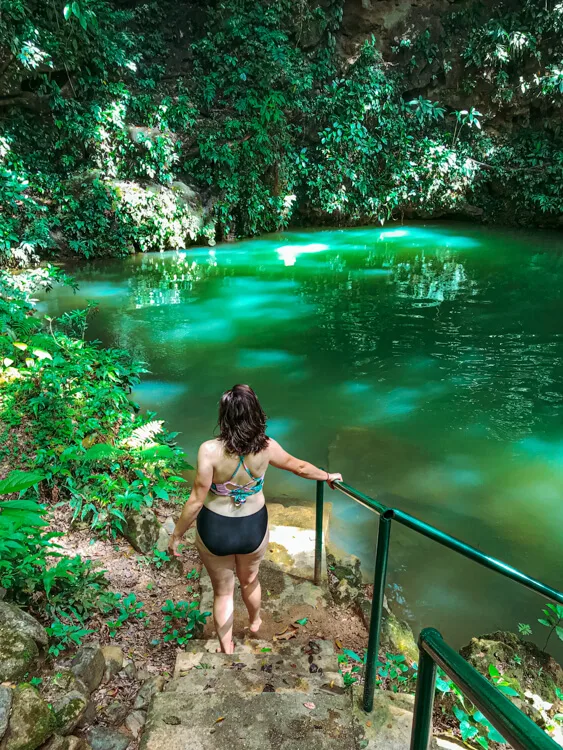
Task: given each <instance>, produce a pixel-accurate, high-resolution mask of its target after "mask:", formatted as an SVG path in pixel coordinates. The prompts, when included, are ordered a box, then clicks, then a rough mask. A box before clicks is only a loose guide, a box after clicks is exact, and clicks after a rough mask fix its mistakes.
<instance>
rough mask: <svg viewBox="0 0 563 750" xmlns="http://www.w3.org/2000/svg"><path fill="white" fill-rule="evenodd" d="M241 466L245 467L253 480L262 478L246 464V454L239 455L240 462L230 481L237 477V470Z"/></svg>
mask: <svg viewBox="0 0 563 750" xmlns="http://www.w3.org/2000/svg"><path fill="white" fill-rule="evenodd" d="M241 466H242V467H243V468H244V470H245V471H246V473H247V474H248V476H249V477H250V478H251V479H252V480H254V481H255V482H256V481H257V480H258V479H259V478H260V477H255V476H254V474H253V473H252V472H251V471H250V469H249V468H248V466H247V465H246V462H245V460H244V456H239V462H238V464H237V468H236V469H235V470H234V471H233V473H232V475H231V479H230V481H232V480H233V479H234V478H235V474H236V473H237V471H238V470H239V469H240V467H241Z"/></svg>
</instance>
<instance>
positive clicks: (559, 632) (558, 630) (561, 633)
mask: <svg viewBox="0 0 563 750" xmlns="http://www.w3.org/2000/svg"><path fill="white" fill-rule="evenodd" d="M555 632H556V633H557V637H558V638H559V640H560V641H563V628H562V627H561V626H560V625H557V626H556V628H555Z"/></svg>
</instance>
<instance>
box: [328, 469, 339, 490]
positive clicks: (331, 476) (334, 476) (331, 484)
mask: <svg viewBox="0 0 563 750" xmlns="http://www.w3.org/2000/svg"><path fill="white" fill-rule="evenodd" d="M326 474H327V476H326V483H327V484H328V486H329V487H330V489H331V490H333V489H334V483H335V482H341V481H342V474H338V473H336V474H329V473H328V471H327V473H326Z"/></svg>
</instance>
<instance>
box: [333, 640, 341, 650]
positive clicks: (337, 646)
mask: <svg viewBox="0 0 563 750" xmlns="http://www.w3.org/2000/svg"><path fill="white" fill-rule="evenodd" d="M334 642H335V644H336V648H342V641H339V640H338V639H337V640H336V641H334Z"/></svg>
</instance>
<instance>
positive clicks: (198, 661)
mask: <svg viewBox="0 0 563 750" xmlns="http://www.w3.org/2000/svg"><path fill="white" fill-rule="evenodd" d="M324 643H326V642H324ZM310 651H314V652H315V653H308V652H310ZM174 677H175V679H174V680H173V681H172V682H171V683H170V684H169V686H168V688H167V689H168V690H169V691H171V692H179V693H198V692H199V693H201V692H204V693H207V692H222V693H244V692H251V693H261V692H263V690H275V691H276V692H290V691H292V690H297V691H300V692H305V693H313V692H315V691H316V690H323V691H327V690H328V691H331V692H338V691H340V690H341V689H342V687H343V683H342V676H341V675H340V674H339V672H338V659H337V657H336V656H335V655H334V653H333V649H332V644H330V643H328V644H326V646H325V648H324V650H323V649H322V648H321V646H320V645H318V644H317V642H314V641H311V645H310V646H304V647H297V646H294V645H292V644H291V645H290V644H281V645H280V646H279V650H278V651H277V652H274V651H269V652H265V653H263V652H258V653H252V652H249V651H246V652H241V653H238V654H218V653H211V652H206V651H199V652H193V653H189V652H186V653H181V654H179V655H178V656H177V659H176V669H175V671H174Z"/></svg>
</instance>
